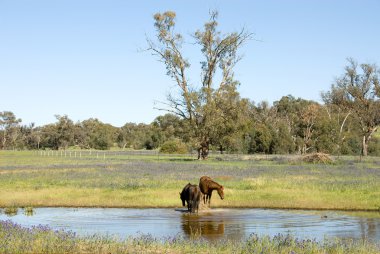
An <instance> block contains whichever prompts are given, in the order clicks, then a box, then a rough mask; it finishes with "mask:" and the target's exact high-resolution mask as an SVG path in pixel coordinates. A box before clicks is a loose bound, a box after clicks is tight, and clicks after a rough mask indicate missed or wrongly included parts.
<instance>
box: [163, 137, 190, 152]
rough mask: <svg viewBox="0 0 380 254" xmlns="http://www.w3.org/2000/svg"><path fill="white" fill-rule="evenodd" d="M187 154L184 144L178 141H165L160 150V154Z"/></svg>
mask: <svg viewBox="0 0 380 254" xmlns="http://www.w3.org/2000/svg"><path fill="white" fill-rule="evenodd" d="M187 152H188V149H187V146H186V144H185V143H183V142H182V141H181V140H179V139H173V140H169V141H166V142H165V143H164V144H163V145H162V146H161V148H160V153H168V154H185V153H187Z"/></svg>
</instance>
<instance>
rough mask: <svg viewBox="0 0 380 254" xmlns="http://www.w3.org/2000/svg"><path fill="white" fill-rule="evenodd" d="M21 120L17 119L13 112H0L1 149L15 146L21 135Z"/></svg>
mask: <svg viewBox="0 0 380 254" xmlns="http://www.w3.org/2000/svg"><path fill="white" fill-rule="evenodd" d="M20 122H21V119H18V118H16V116H15V114H14V113H13V112H11V111H3V112H0V140H1V143H0V145H1V149H7V148H9V147H11V146H13V148H14V146H15V141H16V139H17V137H18V136H19V134H20V128H19V123H20Z"/></svg>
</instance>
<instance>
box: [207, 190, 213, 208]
mask: <svg viewBox="0 0 380 254" xmlns="http://www.w3.org/2000/svg"><path fill="white" fill-rule="evenodd" d="M211 195H212V192H210V195H209V197H208V206H209V207H211Z"/></svg>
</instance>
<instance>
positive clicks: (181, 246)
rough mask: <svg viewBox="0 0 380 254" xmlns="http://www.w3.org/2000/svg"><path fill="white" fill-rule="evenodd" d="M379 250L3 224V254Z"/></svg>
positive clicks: (280, 239) (278, 239) (286, 239)
mask: <svg viewBox="0 0 380 254" xmlns="http://www.w3.org/2000/svg"><path fill="white" fill-rule="evenodd" d="M379 251H380V250H379V246H376V245H374V244H371V243H367V242H360V243H358V242H352V241H345V242H344V241H342V240H333V241H332V240H325V241H323V242H316V241H314V240H298V239H296V238H294V237H292V236H288V235H276V236H274V237H273V238H271V237H266V236H263V237H260V236H257V235H251V236H250V237H249V238H248V239H247V240H243V241H238V242H233V241H220V242H211V243H210V242H206V241H202V240H199V239H190V240H186V239H183V238H178V237H170V238H166V239H155V238H153V237H151V236H150V235H141V236H137V237H130V238H128V239H125V240H122V239H118V238H115V237H112V236H100V235H93V236H87V237H81V236H77V235H76V234H75V233H73V232H71V231H54V230H52V229H50V228H49V227H47V226H35V227H32V228H24V227H22V226H20V225H18V224H15V223H13V222H11V221H0V252H1V253H9V254H11V253H308V254H311V253H337V254H338V253H342V254H343V253H344V254H347V253H355V254H357V253H366V254H371V253H379Z"/></svg>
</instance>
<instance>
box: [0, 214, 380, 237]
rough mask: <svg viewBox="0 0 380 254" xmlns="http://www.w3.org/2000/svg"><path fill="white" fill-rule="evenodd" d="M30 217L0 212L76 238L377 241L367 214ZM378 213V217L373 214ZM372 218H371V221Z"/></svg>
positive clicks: (377, 227) (375, 222)
mask: <svg viewBox="0 0 380 254" xmlns="http://www.w3.org/2000/svg"><path fill="white" fill-rule="evenodd" d="M34 210H35V213H34V215H33V216H26V215H25V214H23V213H22V210H20V211H19V213H18V214H17V215H14V216H8V215H5V214H0V220H7V219H10V220H12V221H14V222H16V223H19V224H21V225H23V226H27V227H30V226H32V225H39V224H42V225H49V226H50V227H52V228H53V229H65V230H72V231H75V232H77V233H78V234H81V235H89V234H95V233H96V234H110V235H118V236H119V237H122V238H124V237H128V236H136V235H139V234H151V235H152V236H153V237H157V238H162V237H168V236H177V235H181V236H183V237H185V238H186V237H189V236H190V235H200V236H201V237H203V238H205V239H208V240H218V239H233V240H241V239H244V238H246V237H248V236H249V235H250V234H252V233H255V234H258V235H259V236H260V235H269V236H274V235H276V234H279V233H281V234H287V233H290V234H292V235H294V236H295V237H297V238H301V239H306V238H307V239H316V240H322V239H323V238H325V237H332V238H334V237H338V238H341V239H356V240H360V239H367V240H370V241H372V242H380V216H370V214H368V213H363V214H362V215H361V214H360V213H355V215H353V214H349V213H340V212H331V211H329V212H321V211H294V210H268V209H211V210H208V211H202V212H200V213H199V214H198V215H194V214H188V213H186V212H184V211H183V210H179V209H122V208H36V209H34ZM377 215H378V214H377ZM371 217H373V218H371Z"/></svg>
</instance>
